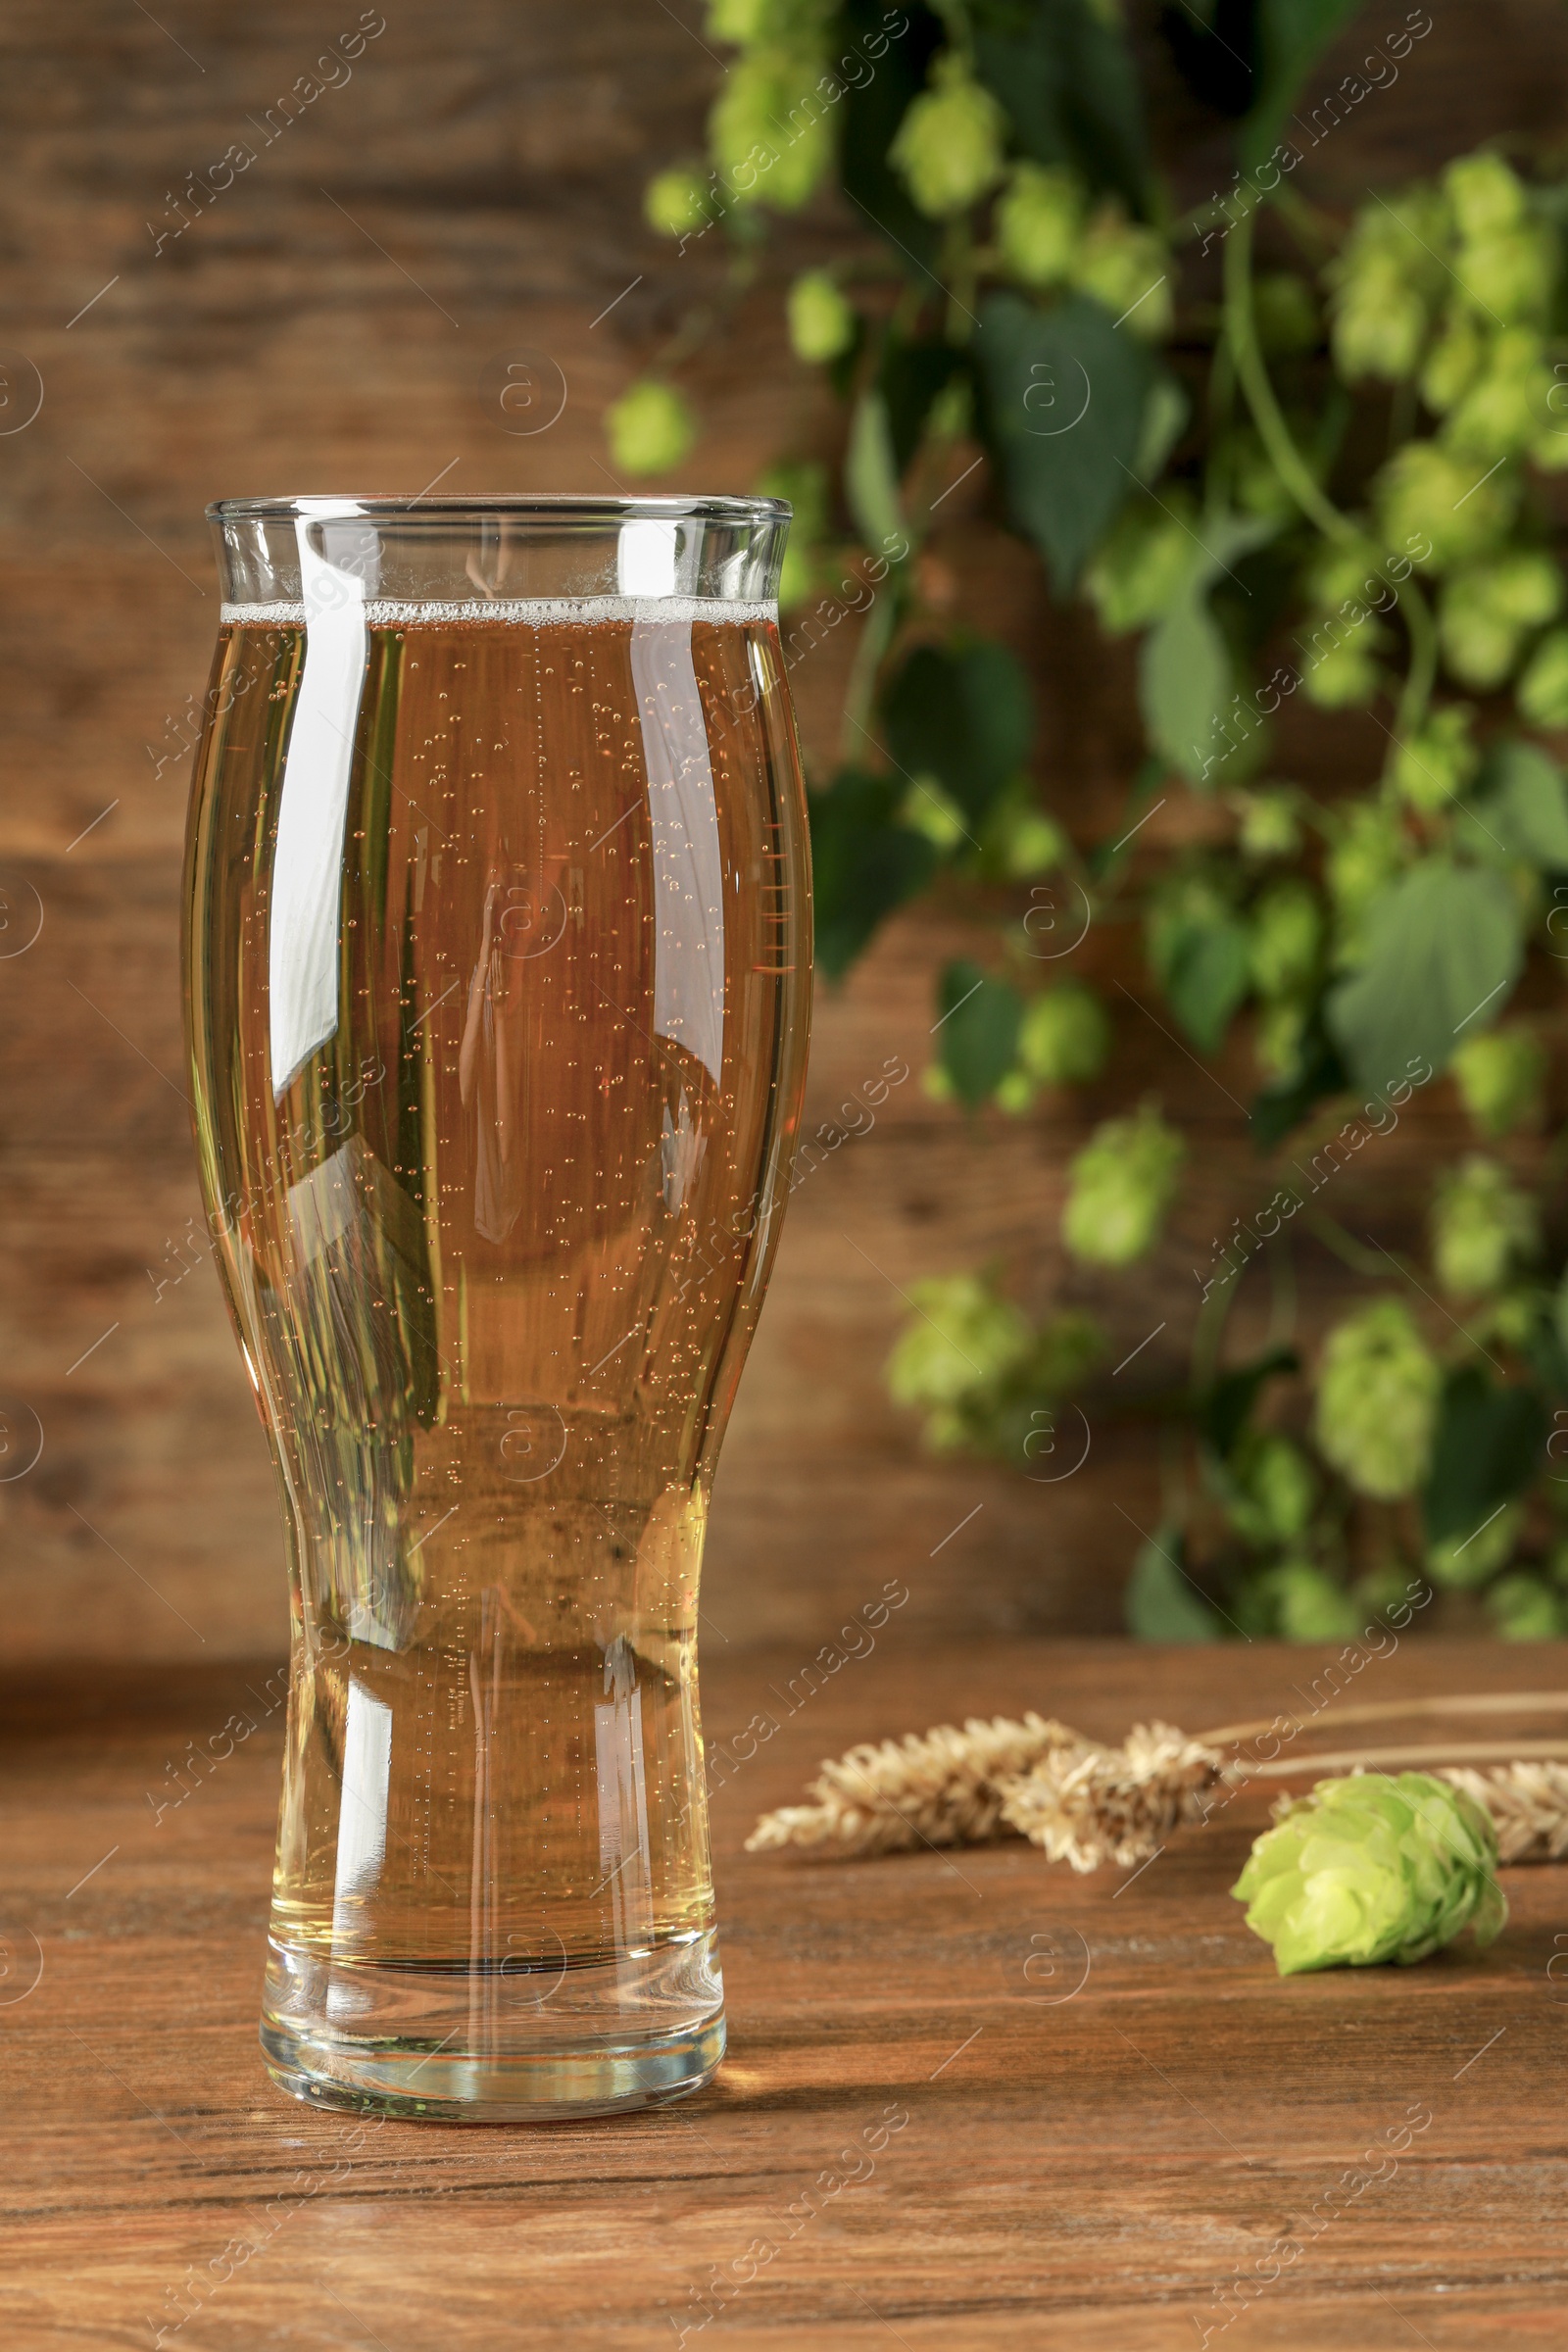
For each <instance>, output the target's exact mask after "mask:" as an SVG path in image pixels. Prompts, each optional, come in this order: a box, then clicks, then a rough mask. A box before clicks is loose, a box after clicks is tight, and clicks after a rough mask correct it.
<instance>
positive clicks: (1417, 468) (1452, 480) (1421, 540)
mask: <svg viewBox="0 0 1568 2352" xmlns="http://www.w3.org/2000/svg"><path fill="white" fill-rule="evenodd" d="M1376 487H1377V504H1378V520H1379V522H1380V524H1381V526H1382V530H1383V534H1384V538H1385V540H1386V542H1387V544H1388V545H1389V546H1390V547H1393V548H1403V549H1407V550H1408V551H1409V553H1410V554H1411V555H1412V557H1414V559H1415V561H1416V562H1417V563H1418V564H1419V565H1420V567H1421V568H1422V569H1423V570H1426V571H1446V570H1448V569H1449V568H1450V567H1451V566H1452V565H1453V564H1463V563H1464V562H1465V561H1466V560H1467V559H1468V558H1469V557H1471V556H1478V555H1482V554H1484V553H1485V551H1486V550H1487V549H1488V548H1492V547H1495V545H1496V544H1497V541H1498V540H1499V539H1500V538H1501V537H1502V536H1503V534H1504V532H1505V531H1506V530H1507V528H1508V525H1509V523H1510V521H1511V520H1512V518H1513V512H1514V508H1515V506H1516V505H1517V503H1518V496H1519V484H1518V481H1517V479H1516V478H1515V477H1514V476H1513V475H1510V474H1509V473H1508V471H1507V470H1506V468H1504V470H1503V471H1502V472H1501V473H1492V474H1491V475H1490V476H1489V474H1488V470H1487V467H1486V466H1483V465H1481V464H1480V463H1478V461H1477V460H1476V459H1475V458H1473V457H1468V456H1465V455H1462V454H1460V453H1459V452H1458V451H1455V450H1449V449H1440V448H1439V446H1438V444H1437V443H1436V442H1435V441H1408V442H1406V444H1405V446H1404V447H1403V449H1401V450H1400V451H1399V452H1398V453H1397V456H1395V457H1393V458H1391V459H1390V460H1389V463H1388V464H1387V465H1386V466H1384V467H1383V469H1382V471H1381V472H1380V473H1379V475H1378V477H1377V485H1376Z"/></svg>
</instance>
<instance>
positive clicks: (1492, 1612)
mask: <svg viewBox="0 0 1568 2352" xmlns="http://www.w3.org/2000/svg"><path fill="white" fill-rule="evenodd" d="M1487 1614H1488V1616H1489V1617H1490V1618H1491V1619H1492V1630H1493V1632H1494V1633H1495V1634H1496V1636H1497V1637H1498V1639H1499V1640H1500V1641H1503V1642H1555V1641H1556V1640H1557V1639H1558V1638H1559V1636H1560V1635H1561V1634H1562V1632H1563V1630H1564V1611H1563V1600H1562V1594H1561V1593H1554V1592H1553V1591H1552V1589H1551V1587H1550V1585H1548V1584H1546V1583H1545V1582H1544V1580H1543V1579H1542V1578H1541V1577H1539V1576H1526V1575H1524V1574H1523V1573H1522V1572H1521V1573H1519V1574H1516V1575H1513V1576H1499V1577H1498V1579H1497V1581H1496V1583H1495V1585H1494V1586H1493V1587H1492V1588H1491V1590H1490V1592H1489V1593H1487Z"/></svg>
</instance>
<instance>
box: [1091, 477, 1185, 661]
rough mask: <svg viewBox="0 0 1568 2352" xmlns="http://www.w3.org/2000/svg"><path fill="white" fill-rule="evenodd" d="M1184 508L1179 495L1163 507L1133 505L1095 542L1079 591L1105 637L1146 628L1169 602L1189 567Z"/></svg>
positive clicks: (1135, 502) (1149, 501) (1143, 503)
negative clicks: (1080, 590) (1095, 549)
mask: <svg viewBox="0 0 1568 2352" xmlns="http://www.w3.org/2000/svg"><path fill="white" fill-rule="evenodd" d="M1189 506H1190V502H1186V501H1183V500H1182V499H1181V498H1180V496H1179V494H1178V496H1177V497H1176V498H1175V499H1172V500H1167V501H1166V503H1165V505H1164V506H1158V505H1156V504H1155V502H1154V501H1153V500H1152V499H1147V500H1146V499H1134V500H1132V501H1130V502H1129V504H1128V505H1127V506H1125V507H1124V508H1123V509H1122V512H1121V514H1120V515H1119V516H1118V517H1117V519H1116V521H1115V523H1114V524H1113V525H1112V527H1111V529H1110V531H1109V532H1108V534H1107V535H1106V537H1105V538H1104V539H1103V541H1102V542H1101V545H1100V548H1099V551H1098V553H1097V554H1096V556H1095V558H1094V560H1093V562H1092V563H1091V564H1090V566H1089V569H1088V571H1087V572H1086V573H1085V575H1084V589H1085V592H1086V593H1087V595H1088V597H1089V599H1090V602H1091V603H1092V604H1093V606H1094V608H1095V611H1096V612H1097V613H1099V615H1100V625H1101V627H1102V628H1103V629H1104V630H1105V632H1106V633H1107V635H1109V636H1111V637H1121V636H1125V635H1126V633H1127V632H1128V630H1130V629H1143V628H1147V627H1148V626H1149V624H1150V622H1151V621H1153V620H1157V619H1158V618H1159V616H1160V614H1161V613H1163V612H1164V611H1165V610H1166V608H1167V607H1168V606H1169V605H1170V604H1171V603H1172V602H1173V601H1174V599H1175V597H1176V596H1177V594H1178V593H1179V591H1180V589H1181V587H1182V585H1183V583H1184V581H1185V580H1186V579H1187V577H1188V574H1189V573H1190V571H1191V570H1192V565H1193V542H1192V538H1191V537H1190V535H1189V531H1188V530H1187V529H1186V528H1184V527H1183V526H1184V524H1185V523H1186V521H1187V510H1188V507H1189Z"/></svg>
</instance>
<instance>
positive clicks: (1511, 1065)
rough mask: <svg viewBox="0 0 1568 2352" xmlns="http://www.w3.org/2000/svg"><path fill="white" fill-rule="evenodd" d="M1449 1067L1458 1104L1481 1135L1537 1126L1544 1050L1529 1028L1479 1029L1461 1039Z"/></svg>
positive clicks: (1496, 1134) (1542, 1083)
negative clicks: (1463, 1039) (1461, 1042)
mask: <svg viewBox="0 0 1568 2352" xmlns="http://www.w3.org/2000/svg"><path fill="white" fill-rule="evenodd" d="M1448 1066H1449V1068H1450V1069H1451V1070H1452V1072H1453V1079H1454V1084H1455V1085H1456V1086H1457V1088H1458V1090H1459V1100H1460V1102H1461V1103H1463V1104H1464V1106H1465V1109H1466V1110H1467V1111H1468V1112H1469V1114H1470V1117H1471V1119H1472V1121H1473V1122H1474V1124H1475V1125H1476V1126H1477V1127H1478V1128H1479V1129H1480V1131H1481V1133H1482V1134H1483V1135H1486V1136H1493V1137H1496V1136H1501V1135H1511V1134H1512V1133H1513V1132H1514V1130H1515V1129H1516V1128H1519V1127H1537V1126H1539V1125H1540V1123H1541V1117H1542V1111H1543V1101H1542V1090H1543V1087H1544V1081H1545V1076H1546V1052H1545V1048H1544V1046H1543V1045H1542V1043H1541V1041H1540V1039H1539V1038H1538V1037H1537V1036H1536V1035H1535V1034H1534V1032H1533V1031H1532V1030H1529V1029H1488V1030H1484V1031H1483V1032H1482V1034H1481V1035H1480V1036H1479V1037H1470V1038H1466V1040H1465V1042H1464V1044H1463V1045H1462V1046H1461V1047H1460V1048H1459V1050H1458V1052H1457V1053H1456V1054H1454V1056H1453V1059H1452V1060H1451V1062H1450V1063H1449V1065H1448Z"/></svg>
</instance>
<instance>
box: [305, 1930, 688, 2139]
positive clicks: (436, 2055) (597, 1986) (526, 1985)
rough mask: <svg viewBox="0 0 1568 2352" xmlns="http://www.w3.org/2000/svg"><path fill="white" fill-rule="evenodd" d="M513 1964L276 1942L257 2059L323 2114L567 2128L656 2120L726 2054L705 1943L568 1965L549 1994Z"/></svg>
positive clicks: (530, 1976) (667, 1947) (536, 1980)
mask: <svg viewBox="0 0 1568 2352" xmlns="http://www.w3.org/2000/svg"><path fill="white" fill-rule="evenodd" d="M540 1984H541V1980H540V1979H539V1978H538V1977H537V1976H534V1975H529V1974H514V1975H511V1976H509V1975H508V1973H507V1968H506V1966H505V1964H503V1965H502V1966H500V1967H497V1968H490V1967H486V1966H484V1965H483V1964H481V1965H480V1967H479V1968H477V1969H475V1968H473V1967H471V1966H470V1965H469V1964H468V1963H466V1962H458V1963H453V1964H451V1965H448V1966H434V1967H423V1966H420V1965H419V1964H418V1963H417V1962H416V1963H408V1964H393V1965H388V1964H386V1963H381V1964H373V1963H367V1962H364V1961H354V1960H339V1959H336V1958H331V1959H329V1958H326V1957H324V1956H323V1955H322V1954H320V1953H318V1952H306V1951H301V1950H298V1949H296V1948H295V1947H293V1946H290V1945H287V1944H284V1943H281V1942H279V1941H278V1939H277V1938H276V1937H275V1936H273V1937H272V1938H270V1949H269V1958H268V1967H267V1990H266V1995H265V1998H264V2003H263V2009H262V2052H263V2056H264V2057H265V2059H266V2062H267V2071H268V2073H269V2074H270V2076H271V2078H272V2080H273V2082H276V2083H278V2084H280V2085H281V2087H282V2088H283V2089H284V2090H287V2091H290V2092H292V2094H293V2096H294V2097H295V2098H297V2099H306V2100H308V2101H310V2103H311V2104H312V2105H314V2106H322V2107H344V2108H352V2109H355V2110H357V2111H359V2112H361V2113H365V2112H370V2113H375V2114H381V2115H399V2116H405V2117H412V2118H418V2117H426V2118H429V2119H430V2120H432V2121H435V2122H440V2123H496V2124H507V2123H524V2124H539V2123H567V2122H572V2121H575V2120H576V2119H577V2118H579V2117H582V2116H590V2115H618V2114H621V2113H624V2112H626V2111H628V2110H630V2109H633V2108H638V2107H662V2106H664V2105H666V2104H667V2103H668V2101H669V2100H671V2099H679V2098H684V2097H685V2096H686V2095H687V2094H688V2092H690V2091H694V2090H700V2089H701V2088H702V2086H703V2084H704V2083H705V2082H711V2080H712V2077H713V2075H714V2073H715V2071H716V2070H717V2067H718V2062H719V2060H720V2059H721V2058H722V2057H723V2055H724V2011H723V1986H722V1984H721V1982H720V1979H719V1973H718V1963H717V1954H716V1950H715V1938H714V1936H712V1934H711V1933H710V1934H708V1935H705V1936H700V1937H698V1938H697V1939H696V1940H694V1941H693V1942H691V1943H682V1944H675V1945H668V1944H666V1945H664V1946H662V1948H660V1949H658V1950H655V1951H652V1952H648V1953H638V1954H628V1955H626V1956H625V1957H623V1958H621V1959H618V1960H611V1961H596V1962H592V1963H589V1964H585V1965H572V1964H570V1963H566V1964H564V1965H563V1967H562V1968H561V1971H560V1973H559V1976H557V1977H556V1980H555V1982H554V1983H553V1984H550V1985H547V1986H546V1987H545V1988H544V1989H543V1990H541V1989H540Z"/></svg>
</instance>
